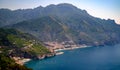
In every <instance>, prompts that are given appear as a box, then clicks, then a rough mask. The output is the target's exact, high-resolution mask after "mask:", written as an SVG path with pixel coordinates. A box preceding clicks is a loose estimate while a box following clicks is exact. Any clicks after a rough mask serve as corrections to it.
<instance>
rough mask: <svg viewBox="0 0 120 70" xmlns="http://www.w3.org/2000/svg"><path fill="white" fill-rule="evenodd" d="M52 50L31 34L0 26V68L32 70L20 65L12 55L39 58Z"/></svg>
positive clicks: (0, 69) (3, 69)
mask: <svg viewBox="0 0 120 70" xmlns="http://www.w3.org/2000/svg"><path fill="white" fill-rule="evenodd" d="M50 53H51V52H50V51H49V50H48V49H47V48H46V47H44V46H43V45H42V44H41V42H40V41H39V40H37V39H36V38H35V37H33V36H31V35H30V34H26V33H22V32H20V31H17V30H15V29H3V28H0V70H30V69H28V68H26V67H24V66H21V65H18V64H16V63H15V61H14V60H12V59H11V58H12V57H21V58H31V59H38V57H39V56H41V55H47V54H50Z"/></svg>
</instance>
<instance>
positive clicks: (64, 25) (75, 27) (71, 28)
mask: <svg viewBox="0 0 120 70" xmlns="http://www.w3.org/2000/svg"><path fill="white" fill-rule="evenodd" d="M12 13H17V15H16V17H17V18H15V19H14V20H13V18H10V20H11V21H12V22H16V23H9V24H10V25H9V24H8V27H11V28H15V29H18V30H21V31H23V32H26V33H30V34H32V35H34V36H35V37H37V38H38V39H40V40H42V41H43V42H46V41H56V40H57V41H58V42H64V41H66V40H67V41H71V40H72V41H73V42H75V43H76V44H87V45H101V44H102V45H104V44H107V45H108V44H116V43H119V42H120V37H119V36H120V30H119V29H120V26H119V25H118V24H116V23H115V21H114V20H111V19H108V20H105V19H100V18H96V17H93V16H91V15H89V14H88V13H87V11H86V10H81V9H79V8H77V7H75V6H73V5H71V4H66V3H65V4H58V5H48V6H46V7H41V6H40V7H37V8H34V9H26V10H20V11H19V10H17V11H14V12H12ZM19 13H20V14H19ZM16 20H17V21H16ZM7 22H9V21H7Z"/></svg>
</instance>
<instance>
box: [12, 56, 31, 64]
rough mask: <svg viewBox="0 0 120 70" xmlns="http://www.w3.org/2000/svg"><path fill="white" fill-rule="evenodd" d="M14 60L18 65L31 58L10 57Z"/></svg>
mask: <svg viewBox="0 0 120 70" xmlns="http://www.w3.org/2000/svg"><path fill="white" fill-rule="evenodd" d="M12 58H13V59H14V60H15V62H16V63H17V64H19V65H24V64H25V63H26V62H29V61H30V60H32V59H30V58H20V57H12Z"/></svg>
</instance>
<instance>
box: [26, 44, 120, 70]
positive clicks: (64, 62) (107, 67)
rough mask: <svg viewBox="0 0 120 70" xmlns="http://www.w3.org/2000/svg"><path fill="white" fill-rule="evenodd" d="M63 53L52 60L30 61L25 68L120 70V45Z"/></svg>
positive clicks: (46, 69) (41, 69)
mask: <svg viewBox="0 0 120 70" xmlns="http://www.w3.org/2000/svg"><path fill="white" fill-rule="evenodd" d="M62 52H64V54H62V55H58V56H55V57H52V58H48V59H43V60H32V61H29V62H27V63H26V64H25V66H27V67H29V68H32V69H33V70H120V44H118V45H115V46H99V47H88V48H79V49H74V50H66V51H62Z"/></svg>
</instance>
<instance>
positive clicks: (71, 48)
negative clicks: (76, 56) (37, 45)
mask: <svg viewBox="0 0 120 70" xmlns="http://www.w3.org/2000/svg"><path fill="white" fill-rule="evenodd" d="M86 47H89V46H86V45H85V46H80V47H70V48H62V49H55V50H54V51H55V52H59V51H64V50H73V49H79V48H86Z"/></svg>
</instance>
